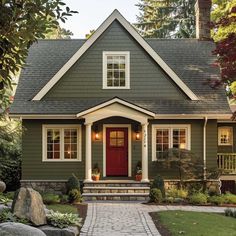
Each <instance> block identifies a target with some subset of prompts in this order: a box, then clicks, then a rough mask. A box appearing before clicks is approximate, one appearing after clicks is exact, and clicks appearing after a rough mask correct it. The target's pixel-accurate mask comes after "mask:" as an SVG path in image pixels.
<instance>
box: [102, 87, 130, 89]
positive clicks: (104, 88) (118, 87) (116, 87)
mask: <svg viewBox="0 0 236 236" xmlns="http://www.w3.org/2000/svg"><path fill="white" fill-rule="evenodd" d="M102 89H130V87H103V88H102Z"/></svg>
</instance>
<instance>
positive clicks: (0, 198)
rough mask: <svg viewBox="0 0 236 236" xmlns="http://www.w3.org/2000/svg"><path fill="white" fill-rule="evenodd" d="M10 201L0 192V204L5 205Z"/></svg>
mask: <svg viewBox="0 0 236 236" xmlns="http://www.w3.org/2000/svg"><path fill="white" fill-rule="evenodd" d="M9 202H11V199H9V198H8V197H6V196H4V195H3V194H0V204H3V205H6V206H7V204H8V203H9Z"/></svg>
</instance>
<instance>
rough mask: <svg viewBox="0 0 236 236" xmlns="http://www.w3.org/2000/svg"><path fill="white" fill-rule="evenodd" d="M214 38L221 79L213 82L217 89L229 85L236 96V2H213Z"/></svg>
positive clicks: (227, 0) (230, 0)
mask: <svg viewBox="0 0 236 236" xmlns="http://www.w3.org/2000/svg"><path fill="white" fill-rule="evenodd" d="M213 7H214V10H213V12H212V15H211V17H212V28H213V30H212V36H213V39H214V41H215V42H216V49H215V50H214V51H213V54H214V55H216V56H217V60H216V65H217V66H219V67H220V72H221V79H218V80H211V81H210V83H211V86H212V87H214V88H216V87H219V86H221V85H222V84H228V85H229V88H231V89H230V92H231V93H233V94H234V95H235V94H236V86H235V80H236V0H213Z"/></svg>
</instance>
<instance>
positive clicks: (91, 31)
mask: <svg viewBox="0 0 236 236" xmlns="http://www.w3.org/2000/svg"><path fill="white" fill-rule="evenodd" d="M95 31H96V30H94V29H93V30H90V31H89V33H88V34H86V35H85V38H86V39H89V38H90V37H91V36H92V35H93V34H94V33H95Z"/></svg>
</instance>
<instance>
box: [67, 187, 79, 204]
mask: <svg viewBox="0 0 236 236" xmlns="http://www.w3.org/2000/svg"><path fill="white" fill-rule="evenodd" d="M68 200H69V202H70V203H75V202H82V195H81V193H80V191H79V190H78V189H72V190H71V191H70V192H69V194H68Z"/></svg>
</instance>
